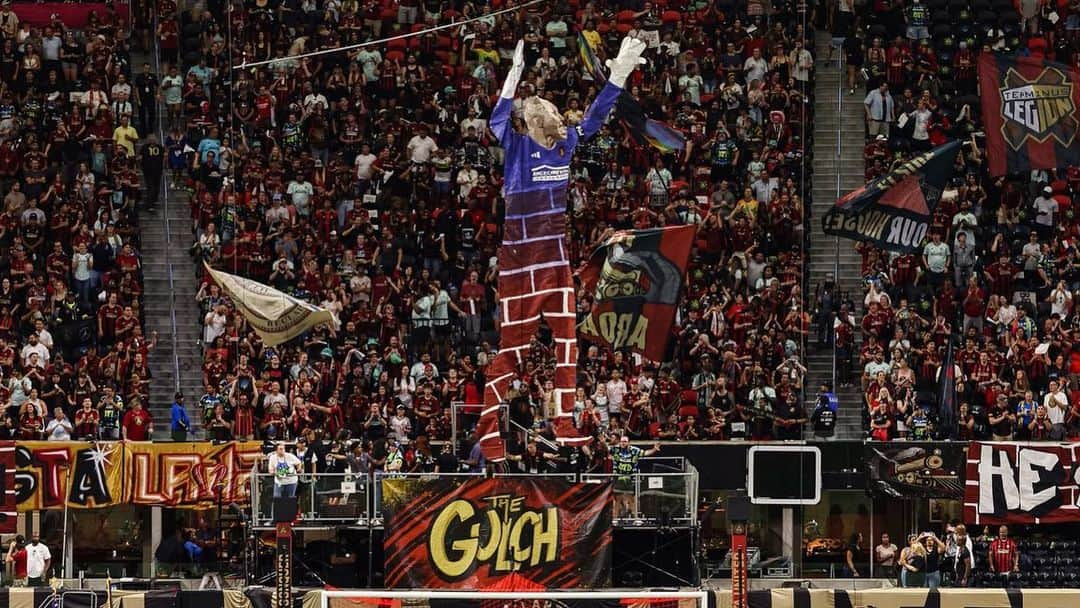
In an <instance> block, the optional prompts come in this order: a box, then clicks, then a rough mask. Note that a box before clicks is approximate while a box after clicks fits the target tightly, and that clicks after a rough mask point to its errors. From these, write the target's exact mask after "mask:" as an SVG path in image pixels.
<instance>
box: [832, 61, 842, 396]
mask: <svg viewBox="0 0 1080 608" xmlns="http://www.w3.org/2000/svg"><path fill="white" fill-rule="evenodd" d="M836 65H837V68H838V71H839V77H838V78H837V80H836V117H837V122H836V200H840V160H841V159H840V154H841V152H842V151H843V148H844V137H843V134H844V124H843V120H842V118H843V116H844V49H840V57H839V59H837V60H836ZM833 248H834V250H833V277H836V280H837V281H839V280H840V237H838V236H834V237H833ZM838 284H839V283H838ZM829 331H832V330H831V329H830V330H829ZM832 345H833V349H832V386H833V390H836V369H837V361H836V338H835V336H834V337H833V340H832Z"/></svg>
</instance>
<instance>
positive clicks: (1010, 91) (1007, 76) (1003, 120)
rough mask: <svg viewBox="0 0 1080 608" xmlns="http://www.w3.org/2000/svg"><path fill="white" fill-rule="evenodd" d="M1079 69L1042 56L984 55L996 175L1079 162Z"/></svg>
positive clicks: (982, 74) (989, 151)
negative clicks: (1077, 132) (1077, 135)
mask: <svg viewBox="0 0 1080 608" xmlns="http://www.w3.org/2000/svg"><path fill="white" fill-rule="evenodd" d="M1078 83H1080V71H1078V70H1077V69H1076V68H1072V67H1069V66H1067V65H1065V64H1063V63H1054V62H1052V61H1047V60H1045V59H1042V58H1038V57H1018V56H1008V55H997V54H994V53H983V54H982V55H980V57H979V97H980V98H981V101H982V115H983V121H984V122H985V123H986V156H987V159H988V161H989V165H990V174H991V175H1002V174H1005V173H1023V172H1027V171H1030V170H1032V169H1056V168H1061V167H1068V166H1073V165H1077V164H1080V143H1078V142H1077V140H1076V130H1077V126H1078V121H1077V119H1078V114H1077V107H1078V106H1080V86H1078Z"/></svg>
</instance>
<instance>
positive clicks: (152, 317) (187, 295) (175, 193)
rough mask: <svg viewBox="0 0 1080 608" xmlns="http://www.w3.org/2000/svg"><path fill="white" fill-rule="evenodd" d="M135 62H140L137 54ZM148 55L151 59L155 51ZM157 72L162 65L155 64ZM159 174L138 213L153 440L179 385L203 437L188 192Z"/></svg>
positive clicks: (162, 433)
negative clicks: (149, 337)
mask: <svg viewBox="0 0 1080 608" xmlns="http://www.w3.org/2000/svg"><path fill="white" fill-rule="evenodd" d="M136 59H138V61H136V62H134V65H141V64H142V60H143V58H142V57H136ZM147 60H149V61H150V62H151V65H153V64H154V63H155V58H154V57H153V56H151V57H148V58H147ZM156 72H157V73H158V74H161V70H160V69H158V70H156ZM164 114H165V108H164V106H163V105H161V104H159V105H158V128H157V138H158V142H159V143H164V141H165V133H164V130H163V128H162V125H161V122H162V116H163V115H164ZM164 173H165V174H164V176H163V177H162V185H161V186H162V191H161V192H160V194H159V197H158V204H157V205H156V206H155V207H154V208H153V209H150V210H147V209H144V210H143V211H141V212H140V214H139V227H140V233H141V238H142V250H141V252H140V253H141V262H142V268H143V282H144V299H143V313H144V318H145V326H146V332H147V334H149V333H150V332H153V331H156V332H157V334H158V342H157V347H156V348H154V350H152V351H150V361H149V364H150V373H151V375H152V378H153V380H152V382H151V383H150V403H149V410H150V414H151V415H152V416H153V417H154V437H153V438H154V440H156V441H161V440H167V439H169V438H170V432H169V421H170V408H171V406H172V402H173V397H174V395H175V393H176V391H177V390H181V391H183V392H184V397H185V399H184V402H185V404H186V405H187V410H188V417H189V418H190V419H191V423H192V429H191V430H192V432H191V433H189V434H188V438H189V439H202V438H203V436H202V432H201V428H200V427H201V424H200V422H201V420H202V415H201V414H200V413H198V412H197V411H196V409H197V405H198V400H199V397H201V396H202V394H203V390H202V361H203V353H202V346H201V344H200V342H199V340H200V338H201V337H202V318H201V315H200V314H199V305H198V303H197V302H195V293H196V292H197V291H198V285H197V284H196V282H195V275H194V273H193V270H192V269H193V266H192V264H191V258H189V257H188V247H189V246H190V245H191V243H192V236H191V217H190V214H189V212H188V209H189V205H188V200H187V198H188V193H187V191H186V190H182V189H177V188H173V187H172V184H170V183H169V172H168V171H165V172H164Z"/></svg>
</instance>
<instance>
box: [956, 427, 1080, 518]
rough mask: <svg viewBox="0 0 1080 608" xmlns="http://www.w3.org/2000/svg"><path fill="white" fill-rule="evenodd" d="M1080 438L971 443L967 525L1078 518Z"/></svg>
mask: <svg viewBox="0 0 1080 608" xmlns="http://www.w3.org/2000/svg"><path fill="white" fill-rule="evenodd" d="M1078 461H1080V443H979V442H973V443H972V444H971V445H970V446H969V447H968V458H967V485H966V486H965V491H964V521H965V522H966V523H968V524H978V525H984V524H1039V523H1065V522H1080V467H1078V466H1077V465H1078Z"/></svg>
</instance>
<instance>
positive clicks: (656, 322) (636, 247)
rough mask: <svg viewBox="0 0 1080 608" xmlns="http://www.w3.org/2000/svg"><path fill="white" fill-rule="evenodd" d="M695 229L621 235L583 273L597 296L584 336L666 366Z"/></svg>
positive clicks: (584, 324) (599, 251)
mask: <svg viewBox="0 0 1080 608" xmlns="http://www.w3.org/2000/svg"><path fill="white" fill-rule="evenodd" d="M696 231H697V228H696V227H695V226H672V227H668V228H650V229H647V230H627V231H623V232H616V233H615V234H613V235H611V236H610V237H608V239H607V240H606V241H604V243H603V244H602V245H600V246H599V247H597V248H596V250H595V251H594V252H593V254H592V256H591V257H590V258H589V262H588V264H587V265H586V266H585V268H584V269H583V270H582V271H581V285H582V287H583V288H584V289H585V290H586V291H587V292H589V293H593V294H595V297H594V299H593V305H592V310H591V311H590V313H589V316H588V317H586V318H585V320H584V321H582V322H581V324H580V325H578V332H579V333H580V334H581V337H582V338H584V339H585V340H589V341H591V342H596V343H599V344H604V345H607V346H609V347H610V348H612V349H616V350H617V349H622V348H629V349H631V350H633V351H634V352H637V353H640V354H641V355H642V356H643V357H645V358H646V359H650V360H652V361H662V360H663V358H664V351H665V350H666V349H667V343H668V338H669V337H670V335H671V326H672V324H673V323H674V322H675V313H676V311H677V309H678V303H679V296H680V295H681V293H682V287H683V281H684V277H685V276H686V266H687V264H688V263H689V262H690V250H691V249H692V248H693V245H694V235H695V233H696Z"/></svg>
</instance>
